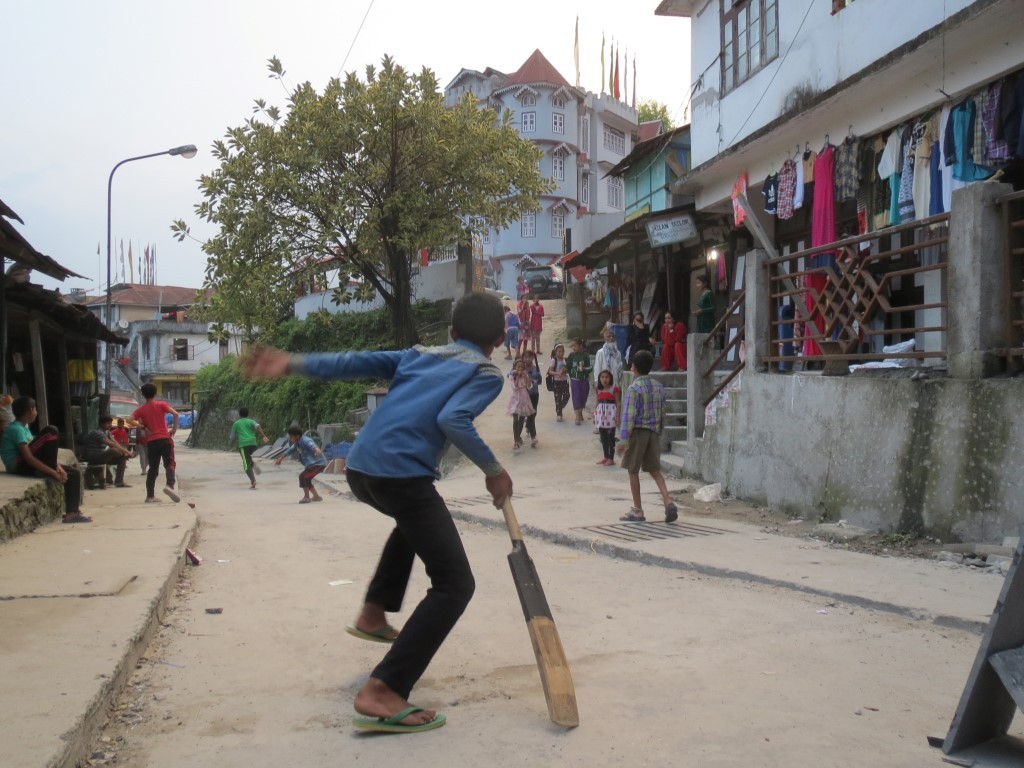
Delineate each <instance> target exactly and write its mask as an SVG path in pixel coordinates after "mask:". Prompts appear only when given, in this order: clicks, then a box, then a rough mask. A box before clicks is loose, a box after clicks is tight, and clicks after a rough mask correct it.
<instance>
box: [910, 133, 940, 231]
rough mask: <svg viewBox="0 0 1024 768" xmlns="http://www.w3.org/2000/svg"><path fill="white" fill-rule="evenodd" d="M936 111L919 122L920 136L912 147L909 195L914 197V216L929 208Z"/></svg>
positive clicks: (920, 214)
mask: <svg viewBox="0 0 1024 768" xmlns="http://www.w3.org/2000/svg"><path fill="white" fill-rule="evenodd" d="M937 121H938V113H933V114H932V115H930V116H929V117H928V118H927V119H926V120H924V121H922V122H921V125H922V131H921V138H920V139H918V142H917V146H916V147H915V149H914V178H913V180H912V182H911V195H912V197H913V198H914V216H915V218H918V219H923V218H925V217H926V216H927V215H928V210H929V208H931V186H932V181H931V177H932V164H931V156H932V142H933V140H934V136H935V135H936V134H937V133H938V122H937Z"/></svg>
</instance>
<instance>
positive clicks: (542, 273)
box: [523, 264, 564, 299]
mask: <svg viewBox="0 0 1024 768" xmlns="http://www.w3.org/2000/svg"><path fill="white" fill-rule="evenodd" d="M523 278H524V279H525V280H526V285H527V286H529V288H530V294H531V295H539V296H540V297H541V298H544V299H558V298H561V296H562V286H563V285H564V281H563V274H562V268H561V267H558V266H555V265H554V264H550V265H548V266H546V267H527V268H526V269H524V270H523Z"/></svg>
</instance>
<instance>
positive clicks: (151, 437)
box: [132, 384, 181, 504]
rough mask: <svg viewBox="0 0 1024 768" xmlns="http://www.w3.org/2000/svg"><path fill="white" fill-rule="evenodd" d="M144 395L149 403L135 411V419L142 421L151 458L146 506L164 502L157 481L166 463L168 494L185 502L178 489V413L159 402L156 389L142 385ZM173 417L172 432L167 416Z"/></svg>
mask: <svg viewBox="0 0 1024 768" xmlns="http://www.w3.org/2000/svg"><path fill="white" fill-rule="evenodd" d="M142 396H143V397H144V398H146V402H145V404H143V405H140V406H139V407H138V408H136V409H135V412H134V413H133V414H132V418H133V419H138V420H139V421H141V422H142V426H143V427H145V429H146V434H147V435H148V437H147V442H146V451H147V453H148V455H149V471H148V472H147V473H146V503H147V504H154V503H156V502H158V501H160V499H158V498H157V497H156V479H157V477H158V476H159V474H160V462H161V461H163V463H164V470H166V472H167V486H166V487H165V488H164V493H165V494H167V496H169V497H170V498H171V500H172V501H181V497H180V496H178V494H177V493H176V492H175V490H174V466H175V465H174V440H173V439H172V438H173V437H174V433H175V432H177V431H178V412H177V411H176V410H174V409H173V408H171V406H170V405H168V404H167V403H165V402H163V401H162V400H155V399H154V398H155V397H156V386H155V385H153V384H143V385H142ZM168 413H169V414H171V416H172V417H173V422H172V424H171V428H170V431H168V429H167V419H166V415H167V414H168Z"/></svg>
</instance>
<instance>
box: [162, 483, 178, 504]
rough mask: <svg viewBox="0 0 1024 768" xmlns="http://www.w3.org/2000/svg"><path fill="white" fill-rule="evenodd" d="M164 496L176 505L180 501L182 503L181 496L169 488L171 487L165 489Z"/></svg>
mask: <svg viewBox="0 0 1024 768" xmlns="http://www.w3.org/2000/svg"><path fill="white" fill-rule="evenodd" d="M164 496H166V497H167V498H169V499H170V500H171V501H173V502H174V503H175V504H177V503H178V502H179V501H181V496H179V495H178V494H177V493H175V491H174V489H173V488H171V486H169V485H168V486H167V487H166V488H164Z"/></svg>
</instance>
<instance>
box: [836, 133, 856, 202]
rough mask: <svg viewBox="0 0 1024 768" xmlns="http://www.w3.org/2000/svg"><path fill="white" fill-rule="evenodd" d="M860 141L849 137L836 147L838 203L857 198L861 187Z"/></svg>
mask: <svg viewBox="0 0 1024 768" xmlns="http://www.w3.org/2000/svg"><path fill="white" fill-rule="evenodd" d="M859 160H860V139H858V138H857V137H856V136H847V137H846V138H845V139H843V141H842V142H840V144H839V146H838V147H836V161H835V188H836V202H837V203H845V202H846V201H847V200H855V199H856V198H857V188H858V187H859V186H860V163H859Z"/></svg>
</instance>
